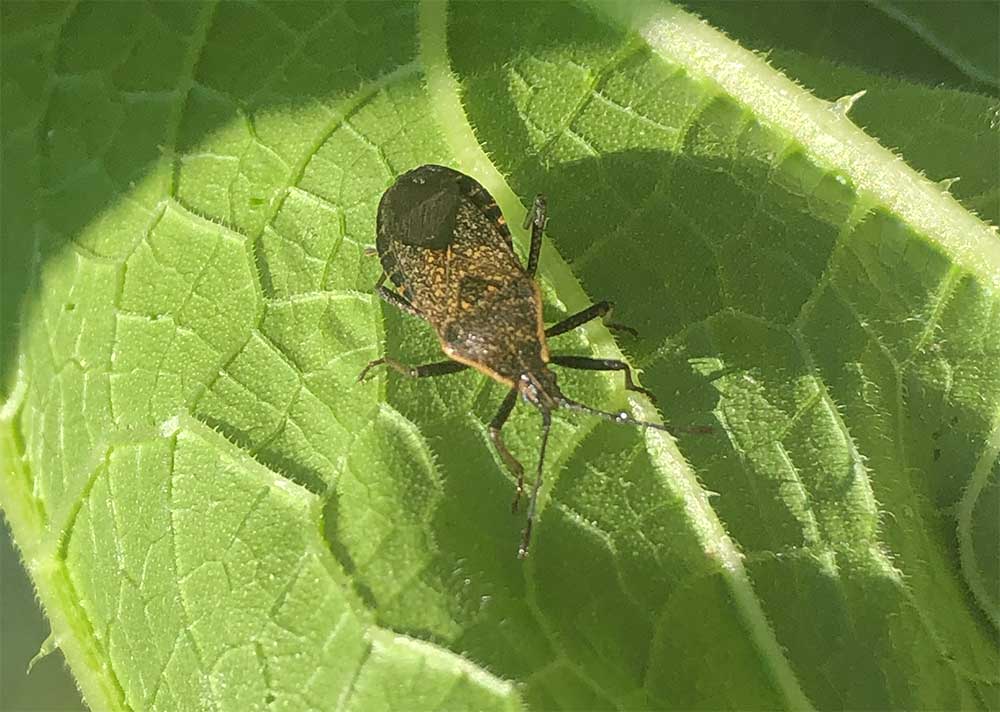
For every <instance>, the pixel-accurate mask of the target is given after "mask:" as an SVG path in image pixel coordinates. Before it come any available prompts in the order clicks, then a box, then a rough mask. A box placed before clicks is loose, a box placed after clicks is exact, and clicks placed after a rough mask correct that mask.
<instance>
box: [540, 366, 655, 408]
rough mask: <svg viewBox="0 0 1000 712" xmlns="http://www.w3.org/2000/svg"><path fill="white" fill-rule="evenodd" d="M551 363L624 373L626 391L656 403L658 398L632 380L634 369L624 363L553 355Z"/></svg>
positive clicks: (585, 369) (589, 369) (588, 369)
mask: <svg viewBox="0 0 1000 712" xmlns="http://www.w3.org/2000/svg"><path fill="white" fill-rule="evenodd" d="M549 362H550V363H553V364H555V365H557V366H565V367H566V368H578V369H580V370H583V371H624V372H625V390H627V391H635V392H636V393H642V394H643V395H644V396H646V397H647V398H649V400H651V401H653V403H654V404H655V403H656V396H654V395H653V394H652V392H650V391H648V390H646V389H645V388H643V387H642V386H640V385H638V384H637V383H636V382H635V381H633V380H632V369H631V368H630V367H629V365H628V364H627V363H625V362H624V361H618V360H617V359H611V358H590V357H589V356H557V355H553V356H551V357H550V359H549Z"/></svg>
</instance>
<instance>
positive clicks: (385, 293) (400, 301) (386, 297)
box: [375, 274, 423, 318]
mask: <svg viewBox="0 0 1000 712" xmlns="http://www.w3.org/2000/svg"><path fill="white" fill-rule="evenodd" d="M384 281H385V275H384V274H383V275H382V277H381V278H380V279H379V281H378V282H377V283H376V284H375V293H376V294H378V295H379V296H380V297H381V298H382V301H384V302H386V303H387V304H392V305H393V306H394V307H396V308H397V309H401V310H402V311H405V312H406V313H407V314H409V315H410V316H416V317H421V318H423V314H421V313H420V310H419V309H417V308H416V307H415V306H413V305H412V304H410V302H409V300H407V298H406V297H404V296H403V295H402V294H399V293H397V292H394V291H392V290H391V289H389V288H387V287H383V286H382V282H384Z"/></svg>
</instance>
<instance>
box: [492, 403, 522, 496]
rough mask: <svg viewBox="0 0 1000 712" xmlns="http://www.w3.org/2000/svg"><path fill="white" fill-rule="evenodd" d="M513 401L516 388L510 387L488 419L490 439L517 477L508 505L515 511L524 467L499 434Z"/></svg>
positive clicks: (520, 492) (511, 408)
mask: <svg viewBox="0 0 1000 712" xmlns="http://www.w3.org/2000/svg"><path fill="white" fill-rule="evenodd" d="M515 403H517V389H516V388H511V389H510V393H508V394H507V397H506V398H504V400H503V403H501V404H500V410H498V411H497V414H496V415H495V416H493V420H491V421H490V440H491V441H492V442H493V447H495V448H496V449H497V452H498V453H500V459H501V460H503V461H504V464H505V465H507V469H509V470H510V471H511V474H513V475H514V477H515V478H517V484H516V485H515V490H514V501H513V502H512V503H511V505H510V511H512V512H516V511H517V507H518V504H519V503H520V502H521V495H522V494H524V467H523V466H522V465H521V463H520V462H518V461H517V460H516V459H515V458H514V456H513V455H511V454H510V450H508V449H507V446H506V445H505V444H504V441H503V437H502V436H501V435H500V429H501V428H503V426H504V423H506V422H507V418H509V417H510V412H511V411H512V410H514V404H515Z"/></svg>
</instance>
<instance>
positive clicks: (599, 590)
mask: <svg viewBox="0 0 1000 712" xmlns="http://www.w3.org/2000/svg"><path fill="white" fill-rule="evenodd" d="M512 7H513V6H510V5H506V4H503V3H499V4H496V5H492V4H490V5H484V4H479V3H477V4H471V3H456V4H454V5H453V6H449V7H448V8H446V7H445V6H444V5H443V4H439V3H435V2H427V3H424V4H420V5H412V4H394V5H385V4H379V3H356V4H350V3H349V4H339V3H337V4H320V3H273V4H272V3H264V2H261V3H242V2H241V3H220V4H204V5H194V4H170V5H166V6H161V5H148V4H120V5H108V4H100V3H98V4H87V3H84V4H79V5H76V4H74V5H66V6H63V5H51V6H50V5H44V6H26V5H22V6H15V7H11V6H5V8H4V24H5V28H4V64H5V67H4V77H3V79H4V84H3V92H4V94H3V97H4V102H3V105H4V116H3V118H4V134H3V146H4V154H5V158H4V164H3V170H4V173H3V190H4V205H5V207H4V212H3V232H4V239H3V247H4V260H5V268H4V269H5V274H4V277H5V282H6V281H8V277H9V280H10V284H9V285H5V296H7V297H8V298H13V297H12V296H11V295H18V294H20V293H22V292H23V294H20V298H19V299H17V300H16V304H15V306H13V307H11V306H8V305H5V307H4V321H3V324H4V330H5V334H6V332H7V331H8V330H10V332H11V333H12V334H14V335H16V338H12V339H10V340H9V342H8V341H7V340H6V339H5V344H4V347H5V349H6V350H7V351H6V353H7V358H6V361H5V362H4V364H5V366H4V367H5V377H6V383H7V384H8V386H9V387H8V389H7V390H8V400H7V402H6V405H4V406H3V410H2V413H0V415H2V418H3V421H2V427H3V429H2V431H0V435H2V441H0V442H2V449H3V453H4V468H3V471H2V472H0V503H2V505H3V507H4V511H5V513H6V516H7V518H8V520H9V522H10V524H11V527H12V529H13V532H14V535H15V539H16V541H17V544H18V546H19V548H20V550H21V552H22V554H23V557H24V561H25V563H26V565H27V568H28V570H29V573H30V575H31V577H32V580H33V582H34V584H35V585H36V586H37V589H38V593H39V596H40V598H41V600H42V603H43V605H44V607H45V609H46V612H47V614H48V616H49V618H50V621H51V624H52V628H53V632H54V635H55V638H56V641H57V643H58V644H59V646H60V647H61V648H62V650H63V651H64V654H65V655H66V658H67V660H68V661H69V663H70V666H71V669H72V672H73V674H74V676H75V678H76V680H77V682H78V684H79V686H80V688H81V690H82V692H83V695H84V698H85V700H86V702H87V703H88V704H89V705H90V706H92V707H93V708H95V709H143V710H145V709H176V708H192V707H199V706H202V707H205V708H207V709H220V710H221V709H240V710H243V709H264V708H274V709H306V708H310V709H312V708H314V709H356V710H372V709H400V710H409V709H470V710H471V709H475V710H481V709H498V710H514V709H522V708H523V709H581V708H584V709H644V708H656V709H660V708H682V709H692V708H741V709H750V708H768V709H771V708H795V709H801V708H808V707H815V708H823V709H826V708H958V707H961V708H994V709H995V708H997V707H998V706H1000V678H998V673H997V670H998V669H1000V652H998V629H1000V597H998V595H997V591H998V590H1000V570H998V567H997V564H996V562H997V560H998V549H1000V545H998V531H997V518H996V516H995V514H996V509H997V502H998V496H1000V494H998V493H1000V485H998V479H1000V465H998V462H1000V461H998V451H1000V427H998V426H1000V369H997V367H996V364H997V363H998V361H1000V295H998V292H997V290H998V288H1000V240H998V238H997V236H996V234H995V231H994V230H991V229H990V228H989V227H988V225H987V224H986V222H984V221H983V219H980V217H978V216H982V218H984V219H990V220H993V221H995V220H996V219H997V218H998V216H1000V208H998V197H1000V193H998V184H1000V180H998V176H997V170H998V169H997V166H998V165H1000V150H998V147H997V128H996V111H997V100H996V97H995V96H990V95H988V94H986V93H984V92H985V91H989V89H988V87H990V86H992V85H991V84H990V82H991V81H993V80H995V77H993V79H991V78H990V75H989V72H988V70H989V67H988V66H987V67H985V68H983V67H984V66H985V65H984V64H983V62H982V60H981V59H980V56H979V55H978V54H975V53H969V54H968V56H967V57H966V58H965V59H963V60H961V61H959V60H954V61H951V63H950V64H948V63H946V62H942V61H941V59H940V57H939V56H937V55H934V57H931V56H930V54H933V53H930V54H928V55H927V57H925V61H921V62H920V64H919V67H918V68H917V69H915V70H914V71H913V72H912V73H905V72H900V74H901V75H902V76H900V77H898V78H893V79H890V78H888V77H887V76H884V75H883V74H882V72H885V71H887V69H892V68H891V67H888V68H887V67H886V66H885V65H884V64H882V63H880V62H881V61H882V60H883V59H885V57H884V56H882V55H878V54H877V53H875V54H872V55H870V56H869V55H865V56H862V57H861V58H860V59H857V60H856V61H855V62H853V63H852V62H850V61H849V59H850V56H851V48H850V47H846V48H844V47H842V48H841V50H842V51H843V53H842V54H838V53H837V52H833V51H830V52H827V53H823V52H810V51H809V48H807V47H802V46H798V45H796V44H795V43H791V42H789V43H785V44H784V46H785V47H786V50H785V51H784V52H783V53H782V52H779V53H776V55H775V56H774V57H773V60H774V62H775V63H776V64H778V65H780V66H781V67H782V68H783V69H784V70H785V71H787V72H789V73H790V74H792V75H793V76H794V77H795V78H796V79H798V80H799V81H800V82H801V83H802V85H804V86H805V87H807V88H810V89H813V90H815V92H816V95H815V96H814V95H812V94H810V93H809V92H808V91H807V89H806V88H803V86H800V85H796V84H795V83H793V82H792V81H790V80H789V79H787V78H785V77H784V76H783V75H782V74H780V73H779V72H778V71H777V70H775V69H773V68H772V67H771V66H769V65H768V64H767V63H766V62H765V61H764V60H763V59H762V58H761V57H759V56H757V55H755V54H753V53H751V52H748V51H746V50H743V49H741V48H740V47H739V46H738V45H737V44H735V42H733V41H732V40H729V39H727V38H726V37H725V36H724V35H723V34H722V33H720V32H718V31H716V30H714V29H712V28H711V27H709V26H708V25H706V24H703V23H701V22H699V21H698V20H697V19H696V18H695V17H694V16H693V15H690V14H688V12H686V11H684V10H681V9H678V8H677V7H674V6H670V5H666V4H634V5H633V4H622V3H604V2H595V3H589V4H583V5H570V4H556V3H537V4H530V5H517V6H516V7H517V10H516V12H515V11H513V10H512ZM879 8H880V9H871V8H869V10H867V11H866V12H873V13H881V14H879V17H880V18H882V19H881V20H880V22H883V21H884V22H902V21H901V20H899V19H898V15H899V12H902V11H900V10H894V9H893V6H892V5H888V4H887V5H885V6H879ZM694 9H695V10H697V11H699V12H703V13H704V14H708V15H710V14H711V13H710V12H709V10H711V9H712V8H711V7H700V6H695V8H694ZM904 9H905V8H904ZM719 12H720V17H721V18H723V19H722V20H720V23H724V22H725V12H724V8H723V10H720V11H719ZM894 13H895V14H894ZM928 17H929V16H928ZM886 18H890V19H888V20H887V19H886ZM891 18H896V19H895V20H892V19H891ZM932 19H933V18H930V19H928V18H924V20H926V22H931V20H932ZM914 21H915V20H914ZM903 24H904V25H905V26H907V27H910V25H906V23H903ZM761 27H763V28H764V29H761V28H760V27H755V26H754V25H753V23H748V26H747V28H744V31H745V32H748V33H750V34H753V33H755V32H756V33H757V35H758V36H759V37H762V38H764V40H763V41H768V40H773V38H772V37H770V36H769V35H768V33H767V30H766V27H767V23H766V22H763V21H762V22H761ZM733 31H734V33H737V34H738V32H737V29H736V28H735V27H734V30H733ZM937 36H938V35H935V37H937ZM914 37H916V38H920V37H924V35H921V34H919V33H915V35H914ZM914 37H911V41H913V42H916V41H917V39H914ZM925 39H926V38H925ZM748 44H750V42H748ZM774 44H779V45H780V44H781V43H779V42H774ZM952 46H955V47H958V46H959V45H956V44H955V43H954V42H953V41H952V40H951V39H950V38H949V37H942V38H941V39H940V41H939V42H938V41H935V42H932V43H931V47H932V49H935V48H936V49H935V51H937V52H938V55H940V54H942V53H944V54H945V56H946V57H950V55H948V54H947V52H946V49H947V48H948V47H952ZM942 48H945V49H942ZM956 51H957V50H956ZM824 54H829V55H831V57H832V59H833V60H834V61H836V63H833V62H830V61H828V60H827V59H825V58H824V56H823V55H824ZM12 60H13V61H12ZM946 64H947V67H950V69H948V68H942V67H944V66H945V65H946ZM942 72H944V73H946V74H947V72H952V73H958V75H960V76H964V77H967V78H968V77H971V80H970V81H972V82H973V84H972V85H970V86H960V85H959V84H960V82H957V81H956V85H955V86H951V87H947V86H941V87H937V86H930V85H929V84H928V83H927V82H928V77H934V78H935V79H939V78H940V76H941V74H940V73H942ZM952 76H953V75H947V76H945V79H943V80H941V81H949V80H950V79H951V78H952ZM984 87H987V89H984ZM861 89H867V91H868V95H867V96H865V97H863V98H860V99H859V100H858V101H859V103H858V105H857V106H856V107H854V108H853V109H852V108H851V102H850V101H847V100H843V99H841V100H839V101H835V100H837V99H838V98H839V97H841V96H844V95H850V94H854V93H855V92H856V91H858V90H861ZM856 124H862V125H864V126H866V127H867V128H868V129H869V130H870V132H871V133H872V134H874V135H876V136H878V137H879V139H881V141H882V145H880V144H879V143H878V142H877V141H876V140H874V139H873V138H871V137H870V136H869V135H867V134H866V133H865V132H864V131H863V130H862V129H861V128H859V127H858V125H856ZM883 146H888V147H891V148H893V149H897V150H898V153H899V155H897V154H896V153H893V152H892V151H890V150H889V149H888V148H885V147H883ZM904 159H905V160H909V161H910V164H909V165H908V164H907V163H906V162H904ZM424 163H442V164H448V165H452V166H454V167H456V168H458V169H460V170H463V171H464V172H466V173H469V174H471V175H474V176H475V177H477V178H478V179H479V180H480V181H481V182H483V183H484V185H486V187H487V188H488V189H489V190H490V191H491V192H492V193H493V194H494V196H495V197H496V198H497V199H498V201H499V202H500V205H501V207H502V208H503V209H504V211H505V214H506V216H507V219H508V221H509V223H510V224H511V225H512V226H514V227H516V226H518V225H520V223H521V219H522V218H523V216H524V212H525V208H524V206H525V205H528V204H530V200H531V197H532V196H533V195H534V194H535V193H536V192H544V193H545V194H546V195H547V197H548V200H549V206H550V221H549V226H548V232H547V241H546V244H545V247H544V249H543V253H542V263H541V265H542V266H541V273H542V274H541V282H542V285H543V292H544V294H545V300H546V307H545V310H546V316H547V318H549V319H550V320H555V319H557V318H559V317H561V316H564V315H566V314H568V313H572V312H574V311H577V310H579V309H581V308H583V307H584V306H586V305H587V304H588V303H589V302H590V300H598V299H613V300H614V301H615V302H616V303H617V305H618V306H617V309H616V311H615V320H616V321H621V322H623V323H626V324H629V325H631V326H634V327H635V328H636V329H638V330H639V332H640V337H639V338H637V339H621V340H619V341H617V342H616V341H615V340H614V339H612V337H611V335H610V334H609V332H608V331H607V329H605V328H604V327H603V326H602V325H600V323H596V324H591V325H589V326H588V327H586V328H584V329H581V330H579V331H578V332H576V333H573V334H567V335H565V336H560V337H557V338H556V339H553V341H552V344H551V347H552V348H553V350H555V351H558V352H568V353H578V354H593V355H599V356H603V357H610V358H621V357H623V355H624V357H625V358H627V359H628V360H629V361H631V362H632V363H633V364H635V365H636V366H637V367H640V368H641V369H642V381H643V383H644V385H645V386H646V387H648V388H649V389H651V390H652V391H653V392H654V393H655V394H656V395H657V397H658V402H659V407H660V409H659V413H658V412H657V410H656V409H655V408H654V407H653V405H652V404H651V403H650V402H648V401H646V400H645V399H643V398H635V397H632V396H629V397H626V392H625V391H624V390H623V388H622V385H623V384H622V381H621V374H595V373H580V372H570V371H566V372H560V383H561V384H562V385H563V386H564V388H565V390H566V392H567V393H568V394H570V395H571V396H572V397H574V398H577V399H579V400H583V401H584V402H587V403H592V404H594V405H595V406H599V407H604V408H609V409H619V408H629V409H631V410H632V411H633V412H635V413H636V414H637V416H639V417H643V418H657V417H660V416H662V417H663V418H664V419H665V420H666V421H667V422H670V423H675V424H678V425H711V426H713V428H714V432H713V433H711V434H709V435H684V436H681V437H680V438H678V439H677V440H676V441H675V440H674V439H673V438H670V437H667V436H665V435H664V434H662V433H658V432H654V431H648V432H643V431H639V430H635V429H628V428H622V427H619V426H616V425H614V424H611V423H606V422H603V421H595V420H592V419H588V418H585V417H582V416H576V415H567V416H563V415H562V414H560V415H559V416H558V417H557V418H556V422H555V425H554V430H553V442H552V445H551V447H550V450H549V455H548V466H547V470H546V482H545V485H544V487H543V489H542V497H541V500H540V518H539V522H538V526H537V529H536V534H535V537H536V538H535V545H534V548H533V551H532V555H531V557H530V558H529V559H528V560H527V561H525V562H521V561H518V560H517V559H516V557H515V552H516V548H517V542H518V536H519V529H520V526H521V524H522V520H521V519H520V518H519V517H512V516H511V515H510V512H509V507H508V503H509V500H510V496H511V494H512V478H511V477H510V476H509V475H508V474H507V473H506V471H505V470H504V468H503V465H502V462H501V461H500V460H499V458H498V457H497V456H496V455H495V453H494V452H493V450H492V449H491V447H490V445H489V438H488V435H487V430H486V426H485V423H487V422H488V421H489V419H490V417H491V416H492V415H493V412H494V411H495V409H496V408H497V406H498V405H499V402H500V400H501V398H502V396H503V389H502V388H501V387H499V386H498V385H496V384H494V383H492V382H491V381H489V380H487V379H485V378H484V377H483V376H481V375H479V374H477V373H474V372H466V373H463V374H458V375H452V376H448V377H444V378H441V379H433V380H424V381H412V380H407V379H403V378H400V377H398V375H397V374H395V373H394V372H391V373H389V374H382V375H380V376H379V377H378V378H377V379H374V380H372V381H371V382H368V383H357V382H356V376H357V374H358V372H359V371H360V370H361V368H362V367H363V366H364V364H365V363H366V362H367V361H368V360H370V359H372V358H375V357H376V356H378V355H381V354H382V353H388V354H391V355H392V356H394V357H395V358H397V359H399V360H401V361H404V362H407V363H413V364H417V363H422V362H428V361H434V360H440V359H441V358H442V356H441V354H440V347H439V346H438V344H437V341H436V339H435V338H434V337H433V336H432V334H431V332H430V330H429V328H428V327H427V325H426V324H423V323H421V322H418V321H416V320H414V319H412V318H410V317H407V316H406V315H403V314H400V313H399V312H398V311H397V310H395V309H393V308H391V307H389V306H386V305H384V304H382V303H381V302H379V301H378V300H377V299H376V298H374V297H373V295H372V292H371V286H372V284H373V283H374V282H375V280H376V278H377V277H378V275H379V270H380V268H379V266H378V263H377V260H374V259H372V258H370V257H368V256H366V255H365V247H366V246H368V245H371V244H372V243H373V242H374V221H375V211H376V206H377V203H378V200H379V198H380V196H381V194H382V193H383V191H384V190H385V189H386V187H388V186H389V185H390V184H391V183H392V181H393V180H394V178H395V176H396V175H398V174H399V173H401V172H403V171H406V170H408V169H410V168H412V167H414V166H417V165H420V164H424ZM911 166H912V167H911ZM918 170H919V171H922V172H924V173H925V174H926V176H927V177H924V176H922V175H921V174H920V173H918ZM954 177H959V178H961V181H960V182H959V183H956V184H955V185H954V187H953V188H952V190H953V192H954V195H953V194H952V193H951V192H949V190H948V185H949V184H948V183H947V182H946V183H937V182H936V181H941V180H945V179H949V178H954ZM959 201H961V202H959ZM515 232H516V233H517V235H516V236H517V239H518V242H519V249H522V250H523V248H524V247H525V235H524V234H523V231H517V230H515ZM7 263H9V264H11V265H22V268H21V269H18V270H17V273H16V274H15V270H13V269H11V270H10V271H9V275H8V268H7V266H6V264H7ZM538 427H539V419H538V417H537V415H536V414H534V413H532V412H529V410H528V409H527V408H526V407H524V406H522V407H520V408H518V410H517V411H516V413H515V416H514V418H513V419H512V421H511V423H510V425H509V426H508V428H509V433H508V435H507V438H508V442H509V443H510V445H511V448H512V450H513V451H514V452H515V454H516V455H517V456H518V457H519V459H522V461H524V462H526V463H533V462H534V458H535V456H536V451H537V443H538ZM505 432H507V431H505Z"/></svg>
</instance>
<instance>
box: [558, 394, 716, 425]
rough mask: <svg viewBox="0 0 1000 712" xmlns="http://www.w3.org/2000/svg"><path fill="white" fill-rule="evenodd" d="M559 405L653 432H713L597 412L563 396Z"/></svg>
mask: <svg viewBox="0 0 1000 712" xmlns="http://www.w3.org/2000/svg"><path fill="white" fill-rule="evenodd" d="M559 405H561V406H562V407H563V408H566V409H568V410H575V411H576V412H578V413H589V414H590V415H598V416H600V417H602V418H604V419H605V420H610V421H611V422H612V423H619V424H621V425H637V426H639V427H640V428H653V429H655V430H662V431H663V432H665V433H671V434H675V433H711V432H714V430H713V428H712V427H711V426H709V425H693V426H688V427H677V426H674V425H663V424H661V423H650V422H649V421H647V420H636V419H635V418H633V417H632V416H631V415H629V414H628V413H626V412H625V411H620V412H618V413H612V412H610V411H607V410H599V409H598V408H591V407H590V406H589V405H584V404H583V403H579V402H577V401H575V400H572V399H570V398H566V397H565V396H563V397H562V398H561V399H560V400H559Z"/></svg>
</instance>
